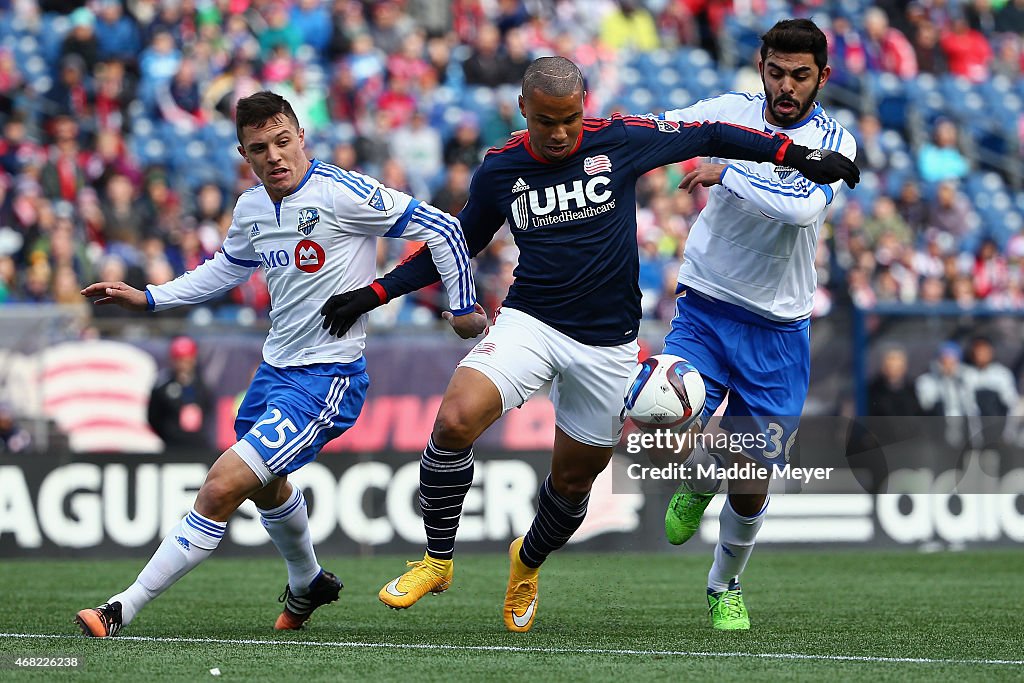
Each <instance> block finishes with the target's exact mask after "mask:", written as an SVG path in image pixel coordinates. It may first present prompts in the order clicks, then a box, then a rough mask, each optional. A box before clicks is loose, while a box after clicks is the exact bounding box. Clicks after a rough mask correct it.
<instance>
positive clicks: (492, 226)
mask: <svg viewBox="0 0 1024 683" xmlns="http://www.w3.org/2000/svg"><path fill="white" fill-rule="evenodd" d="M481 175H482V169H481V171H477V173H476V175H474V176H473V182H472V184H471V185H470V194H469V202H468V203H467V204H466V208H464V209H463V210H462V211H461V212H460V213H459V215H458V219H459V223H460V224H461V226H462V233H463V236H464V238H465V241H466V247H467V249H468V250H469V255H470V256H471V257H474V256H476V255H477V254H479V253H480V252H481V251H483V250H484V248H485V247H486V246H487V245H488V244H490V242H491V240H492V239H493V238H494V234H495V233H496V232H497V231H498V229H499V228H500V227H501V225H502V223H503V222H504V217H503V216H502V214H501V213H500V212H499V211H498V210H497V209H496V208H495V207H494V206H493V204H492V203H491V202H490V201H489V197H490V193H489V192H488V191H487V190H486V183H483V182H482V181H481V180H480V178H481ZM440 280H441V276H440V274H439V273H438V269H437V265H436V264H435V263H434V260H433V258H432V256H431V252H430V250H429V249H428V248H427V247H422V248H421V249H420V250H419V251H417V252H416V253H415V254H414V255H413V256H411V257H410V258H408V259H406V260H405V261H403V262H402V263H401V264H399V265H398V266H395V267H394V268H393V269H392V270H391V271H390V272H388V273H387V274H386V275H384V276H383V277H380V278H378V279H377V280H375V281H374V282H373V283H371V284H370V285H368V286H366V287H361V288H360V289H355V290H352V291H349V292H343V293H341V294H335V295H334V296H332V297H331V298H329V299H328V300H327V302H326V303H325V304H324V305H323V308H321V310H320V313H321V315H323V316H324V321H323V328H324V329H325V330H328V331H330V333H331V334H332V335H334V336H338V337H340V336H343V335H344V334H345V333H346V332H348V330H349V328H350V327H352V325H354V324H355V323H356V321H357V320H359V318H360V317H361V316H362V315H364V314H366V313H369V312H370V311H372V310H373V309H375V308H377V307H378V306H381V305H383V304H386V303H387V302H388V301H391V300H392V299H397V298H398V297H400V296H404V295H406V294H408V293H409V292H415V291H416V290H419V289H422V288H424V287H427V286H429V285H432V284H434V283H435V282H438V281H440ZM473 313H475V314H478V315H479V314H483V308H479V310H477V308H476V307H474V309H473ZM445 317H446V319H447V316H445ZM463 317H464V316H454V315H453V316H452V320H449V323H451V324H452V327H453V329H455V331H456V333H457V334H459V336H462V337H463V338H468V337H475V336H477V335H478V334H480V333H482V332H483V330H484V329H486V317H484V318H483V321H482V322H483V323H484V326H483V327H481V325H480V323H481V320H480V319H479V318H476V317H475V316H474V317H473V318H469V319H467V320H460V318H463ZM463 326H467V327H463ZM460 328H461V329H460ZM477 328H479V329H477ZM474 330H475V332H473V331H474ZM470 332H473V333H470Z"/></svg>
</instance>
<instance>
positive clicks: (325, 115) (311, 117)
mask: <svg viewBox="0 0 1024 683" xmlns="http://www.w3.org/2000/svg"><path fill="white" fill-rule="evenodd" d="M277 90H278V92H279V93H280V94H281V96H282V97H284V98H285V99H287V100H288V101H289V102H291V104H292V109H293V110H294V111H295V115H296V116H300V117H302V118H300V119H299V121H302V127H303V128H305V129H306V134H307V135H310V134H313V133H316V132H318V131H321V130H324V129H326V128H327V127H328V126H329V125H330V123H331V117H330V113H329V112H328V111H327V93H326V91H324V89H323V88H322V87H321V86H320V85H314V84H311V83H310V82H309V77H308V76H307V70H306V69H305V68H298V69H295V70H294V71H292V75H291V79H290V80H289V81H287V82H285V83H282V84H281V85H280V86H278V88H277Z"/></svg>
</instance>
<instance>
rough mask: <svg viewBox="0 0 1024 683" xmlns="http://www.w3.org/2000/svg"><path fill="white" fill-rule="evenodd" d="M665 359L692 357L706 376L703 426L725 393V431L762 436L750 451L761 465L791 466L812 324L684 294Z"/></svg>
mask: <svg viewBox="0 0 1024 683" xmlns="http://www.w3.org/2000/svg"><path fill="white" fill-rule="evenodd" d="M665 353H670V354H672V355H675V356H681V357H682V358H685V359H687V360H688V361H690V362H691V363H693V365H694V367H696V368H697V370H698V371H699V372H700V374H701V376H702V377H703V378H704V384H705V385H706V386H707V403H706V404H705V406H704V422H705V424H706V423H707V419H708V418H709V417H710V416H711V415H712V414H713V413H714V412H715V410H717V409H718V407H719V406H720V405H721V403H722V401H723V400H724V399H725V396H726V392H728V395H729V402H728V404H727V405H726V407H725V413H724V416H723V418H722V422H721V426H722V428H723V429H725V430H727V431H731V432H734V433H743V434H754V435H757V434H761V435H764V436H763V439H761V440H759V441H760V442H762V443H765V444H767V445H766V447H765V448H764V450H763V451H760V450H758V452H753V453H749V455H750V456H751V457H753V458H755V459H756V460H758V461H759V462H762V463H764V464H765V465H782V464H785V463H786V462H787V461H788V459H789V449H790V448H791V447H792V445H793V441H794V439H795V437H796V432H797V429H798V428H799V426H800V413H801V412H803V407H804V401H805V400H806V398H807V387H808V383H809V382H810V376H811V343H810V321H809V320H807V319H804V320H796V321H793V322H783V323H780V322H775V321H773V320H768V319H767V318H764V317H762V316H760V315H757V314H756V313H753V312H752V311H748V310H747V309H745V308H743V307H741V306H736V305H734V304H730V303H726V302H724V301H718V300H715V299H711V298H709V297H705V296H703V295H701V294H698V293H696V292H694V291H692V290H691V291H689V292H687V291H686V290H683V291H682V292H681V293H680V296H679V298H678V299H677V300H676V316H675V318H674V319H673V320H672V329H671V330H670V331H669V333H668V335H667V336H666V337H665Z"/></svg>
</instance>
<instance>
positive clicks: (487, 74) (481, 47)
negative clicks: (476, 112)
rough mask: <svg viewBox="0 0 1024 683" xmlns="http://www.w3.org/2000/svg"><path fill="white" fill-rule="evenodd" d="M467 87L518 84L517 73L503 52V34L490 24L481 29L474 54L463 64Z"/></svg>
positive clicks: (493, 86) (494, 86)
mask: <svg viewBox="0 0 1024 683" xmlns="http://www.w3.org/2000/svg"><path fill="white" fill-rule="evenodd" d="M462 70H463V72H464V73H465V76H466V84H467V85H482V86H485V87H488V88H496V87H498V86H499V85H503V84H513V83H516V73H517V72H516V71H515V70H513V68H512V64H511V63H509V61H508V58H507V57H506V56H505V55H504V54H503V53H502V52H501V33H500V32H499V31H498V29H497V28H496V27H494V26H491V25H489V24H487V25H484V26H481V27H480V33H479V35H478V36H477V39H476V45H475V47H474V49H473V52H472V54H470V56H469V58H468V59H466V61H465V62H463V64H462Z"/></svg>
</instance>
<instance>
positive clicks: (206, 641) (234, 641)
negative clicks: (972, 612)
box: [0, 633, 1024, 667]
mask: <svg viewBox="0 0 1024 683" xmlns="http://www.w3.org/2000/svg"><path fill="white" fill-rule="evenodd" d="M0 638H11V639H21V640H81V639H82V638H83V636H79V635H71V634H53V633H0ZM116 639H117V640H125V641H131V642H136V643H195V644H199V645H210V644H214V645H270V646H282V647H338V648H342V647H351V648H358V647H362V648H371V649H372V648H376V649H382V650H437V651H440V652H445V651H456V652H523V653H534V654H568V655H623V656H642V657H696V658H701V657H705V658H751V659H778V660H789V661H792V660H798V661H804V660H806V661H821V662H883V663H887V664H990V665H1000V666H1021V667H1024V659H934V658H930V657H869V656H862V655H815V654H802V653H797V652H701V651H699V650H698V651H689V650H629V649H606V648H587V647H581V648H568V647H524V646H518V645H441V644H437V643H365V642H347V641H322V642H321V641H316V640H256V639H248V638H163V637H150V636H117V637H116Z"/></svg>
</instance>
